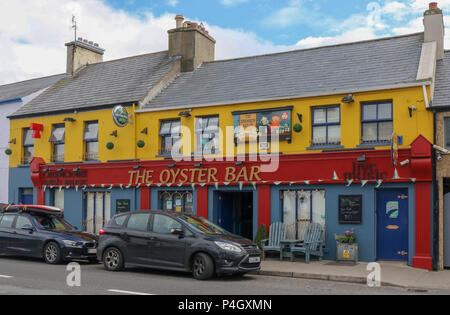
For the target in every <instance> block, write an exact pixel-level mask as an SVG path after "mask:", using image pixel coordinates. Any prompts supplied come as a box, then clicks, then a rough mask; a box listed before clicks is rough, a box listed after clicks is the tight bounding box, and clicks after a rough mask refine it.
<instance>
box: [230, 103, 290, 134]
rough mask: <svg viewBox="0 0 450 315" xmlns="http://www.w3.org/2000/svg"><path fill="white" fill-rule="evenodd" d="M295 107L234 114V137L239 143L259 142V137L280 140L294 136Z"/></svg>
mask: <svg viewBox="0 0 450 315" xmlns="http://www.w3.org/2000/svg"><path fill="white" fill-rule="evenodd" d="M292 109H293V106H288V107H282V108H271V109H258V110H248V111H238V112H233V125H234V135H235V138H236V139H237V141H238V142H246V141H250V142H252V141H257V140H258V139H259V137H267V138H268V139H270V138H271V136H273V135H278V137H279V139H280V140H286V139H288V138H289V139H290V138H291V136H292Z"/></svg>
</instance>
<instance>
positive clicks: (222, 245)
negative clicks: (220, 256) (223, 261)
mask: <svg viewBox="0 0 450 315" xmlns="http://www.w3.org/2000/svg"><path fill="white" fill-rule="evenodd" d="M214 243H216V245H217V246H219V247H220V248H222V249H223V250H227V251H230V252H235V253H240V252H242V249H241V248H240V247H239V246H236V245H233V244H230V243H225V242H214Z"/></svg>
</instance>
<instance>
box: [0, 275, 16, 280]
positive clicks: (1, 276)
mask: <svg viewBox="0 0 450 315" xmlns="http://www.w3.org/2000/svg"><path fill="white" fill-rule="evenodd" d="M0 278H4V279H11V278H14V277H12V276H5V275H0Z"/></svg>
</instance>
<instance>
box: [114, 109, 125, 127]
mask: <svg viewBox="0 0 450 315" xmlns="http://www.w3.org/2000/svg"><path fill="white" fill-rule="evenodd" d="M112 116H113V120H114V122H115V123H116V125H117V126H119V127H125V126H126V125H128V111H127V109H126V108H125V107H124V106H122V105H118V106H116V107H114V108H113V111H112Z"/></svg>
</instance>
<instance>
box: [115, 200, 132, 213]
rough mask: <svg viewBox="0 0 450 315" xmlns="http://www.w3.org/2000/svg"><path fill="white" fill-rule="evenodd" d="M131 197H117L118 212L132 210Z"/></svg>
mask: <svg viewBox="0 0 450 315" xmlns="http://www.w3.org/2000/svg"><path fill="white" fill-rule="evenodd" d="M130 205H131V200H130V199H117V200H116V214H119V213H124V212H130V211H131V206H130Z"/></svg>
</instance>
